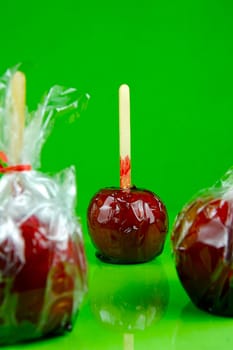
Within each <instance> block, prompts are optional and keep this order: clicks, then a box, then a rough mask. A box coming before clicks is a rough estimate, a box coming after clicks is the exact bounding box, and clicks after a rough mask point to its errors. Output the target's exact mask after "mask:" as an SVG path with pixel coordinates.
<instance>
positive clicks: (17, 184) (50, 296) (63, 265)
mask: <svg viewBox="0 0 233 350" xmlns="http://www.w3.org/2000/svg"><path fill="white" fill-rule="evenodd" d="M13 74H14V70H8V71H7V73H6V74H5V75H4V77H2V78H1V80H0V150H1V153H0V159H1V165H0V172H1V173H2V176H1V178H0V344H5V343H13V342H19V341H28V340H30V339H35V338H39V337H43V336H48V335H53V334H61V333H63V332H65V331H66V330H71V329H72V325H73V322H74V320H75V317H76V315H77V312H78V310H79V307H80V303H81V301H82V299H83V296H84V294H85V292H86V289H87V284H86V261H85V254H84V247H83V239H82V232H81V228H80V225H79V223H78V220H77V219H76V217H75V210H74V206H75V197H76V184H75V172H74V168H73V167H71V168H69V169H66V170H64V171H62V172H61V173H60V174H58V175H57V176H54V177H53V178H51V177H49V176H47V175H45V174H43V173H41V172H39V171H36V170H35V169H36V168H37V167H38V166H39V160H40V151H41V147H42V145H43V143H44V141H45V138H46V136H47V134H48V131H49V129H50V127H51V125H52V124H53V122H54V119H55V118H56V116H58V115H59V114H60V112H68V113H71V114H76V113H79V112H80V110H81V109H82V108H83V104H85V103H86V99H87V98H88V96H85V95H83V96H80V95H78V94H77V91H76V90H75V89H67V90H66V89H64V88H62V87H60V86H55V87H53V88H51V89H50V91H49V93H48V94H47V96H45V98H44V99H43V101H42V103H41V104H39V106H38V109H37V111H36V112H34V113H31V114H29V113H26V120H25V124H26V125H25V130H24V134H23V141H22V149H21V152H20V155H19V159H20V162H19V164H14V161H13V158H14V157H13V155H14V149H13V150H12V142H13V143H14V141H12V138H14V130H13V132H12V125H11V123H10V120H11V113H12V103H11V101H12V96H11V95H12V91H11V81H12V76H13ZM59 147H61V145H58V149H59Z"/></svg>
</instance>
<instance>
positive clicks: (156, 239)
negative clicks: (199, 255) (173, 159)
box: [87, 85, 168, 264]
mask: <svg viewBox="0 0 233 350" xmlns="http://www.w3.org/2000/svg"><path fill="white" fill-rule="evenodd" d="M119 102H120V187H119V188H117V187H112V188H111V187H110V188H104V189H101V190H100V191H99V192H98V193H97V194H96V195H94V197H93V198H92V199H91V201H90V204H89V207H88V213H87V222H88V229H89V234H90V237H91V239H92V242H93V244H94V245H95V247H96V249H97V256H98V257H99V258H100V259H102V260H104V261H107V262H111V263H126V264H132V263H141V262H146V261H148V260H151V259H152V258H154V257H155V256H158V255H159V254H160V253H161V252H162V250H163V247H164V243H165V238H166V234H167V231H168V216H167V211H166V208H165V205H164V204H163V203H162V201H161V200H160V198H159V197H158V196H157V195H156V194H155V193H153V192H152V191H148V190H144V189H140V188H137V187H135V186H132V185H131V159H130V108H129V87H128V86H127V85H122V86H121V87H120V101H119Z"/></svg>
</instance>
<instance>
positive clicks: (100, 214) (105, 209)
mask: <svg viewBox="0 0 233 350" xmlns="http://www.w3.org/2000/svg"><path fill="white" fill-rule="evenodd" d="M88 228H89V233H90V236H91V238H92V241H93V243H94V245H95V247H96V248H97V250H98V256H99V257H100V258H102V259H103V260H107V261H110V262H115V263H139V262H144V261H148V260H150V259H152V258H154V257H155V256H157V255H159V254H160V253H161V252H162V249H163V246H164V242H165V237H166V233H167V229H168V217H167V212H166V208H165V206H164V205H163V203H162V202H161V200H160V199H159V198H158V197H157V196H156V195H155V194H154V193H152V192H150V191H147V190H141V189H137V188H135V187H133V188H130V189H125V190H123V189H119V188H106V189H102V190H100V191H99V192H98V193H97V194H96V195H95V196H94V197H93V198H92V200H91V202H90V205H89V208H88Z"/></svg>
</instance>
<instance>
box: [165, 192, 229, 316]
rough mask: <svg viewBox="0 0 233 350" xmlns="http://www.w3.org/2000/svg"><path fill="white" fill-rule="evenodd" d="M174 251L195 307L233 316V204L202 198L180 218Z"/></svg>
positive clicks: (185, 286) (222, 200) (178, 219)
mask: <svg viewBox="0 0 233 350" xmlns="http://www.w3.org/2000/svg"><path fill="white" fill-rule="evenodd" d="M172 244H173V251H174V256H175V261H176V268H177V273H178V276H179V279H180V281H181V283H182V285H183V287H184V288H185V290H186V292H187V293H188V295H189V297H190V298H191V300H192V301H193V303H194V304H195V305H196V306H197V307H199V308H200V309H202V310H205V311H207V312H210V313H213V314H217V315H223V316H233V283H232V282H233V265H232V256H233V203H232V201H231V200H229V199H227V197H226V198H225V199H224V198H222V196H219V197H218V196H217V197H215V196H211V195H208V196H205V197H199V198H197V199H196V200H195V201H193V202H192V203H191V204H189V205H188V206H186V207H185V208H184V210H183V211H182V212H181V213H180V214H179V215H178V217H177V220H176V223H175V226H174V230H173V234H172Z"/></svg>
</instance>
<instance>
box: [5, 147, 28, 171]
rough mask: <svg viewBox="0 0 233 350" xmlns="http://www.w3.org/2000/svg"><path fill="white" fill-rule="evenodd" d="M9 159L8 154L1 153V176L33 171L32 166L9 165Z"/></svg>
mask: <svg viewBox="0 0 233 350" xmlns="http://www.w3.org/2000/svg"><path fill="white" fill-rule="evenodd" d="M7 163H8V158H7V156H6V154H5V153H4V152H2V151H0V174H5V173H10V172H13V171H29V170H32V167H31V165H30V164H17V165H9V166H8V165H7Z"/></svg>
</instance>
